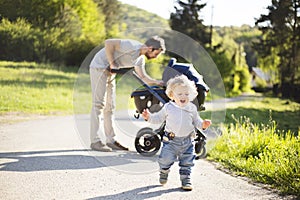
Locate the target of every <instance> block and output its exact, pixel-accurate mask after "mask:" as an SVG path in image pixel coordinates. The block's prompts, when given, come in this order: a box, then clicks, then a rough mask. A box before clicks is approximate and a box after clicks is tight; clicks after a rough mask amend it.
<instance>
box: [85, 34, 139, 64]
mask: <svg viewBox="0 0 300 200" xmlns="http://www.w3.org/2000/svg"><path fill="white" fill-rule="evenodd" d="M142 45H143V44H142V43H140V42H138V41H135V40H122V39H121V40H120V49H119V50H116V51H114V59H115V60H114V61H115V63H116V64H117V66H118V67H120V68H122V67H133V66H140V67H143V66H145V57H144V56H143V55H141V56H140V55H139V54H140V48H141V47H142ZM108 66H109V63H108V60H107V58H106V53H105V47H104V48H102V49H101V50H100V51H98V52H97V53H96V54H95V56H94V58H93V60H92V61H91V64H90V67H91V68H102V69H106V68H107V67H108Z"/></svg>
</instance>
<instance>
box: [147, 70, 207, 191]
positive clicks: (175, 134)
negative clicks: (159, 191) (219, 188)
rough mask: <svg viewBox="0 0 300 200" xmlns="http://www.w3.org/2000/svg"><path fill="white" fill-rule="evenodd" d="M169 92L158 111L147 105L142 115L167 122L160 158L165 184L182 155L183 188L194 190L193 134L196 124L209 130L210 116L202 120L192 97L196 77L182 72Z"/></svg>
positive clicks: (161, 177) (167, 89)
mask: <svg viewBox="0 0 300 200" xmlns="http://www.w3.org/2000/svg"><path fill="white" fill-rule="evenodd" d="M166 94H167V96H168V97H169V98H170V99H171V101H170V102H168V103H166V104H165V105H164V107H163V108H162V109H161V110H160V111H159V112H157V113H150V112H149V111H148V110H147V109H145V110H144V111H143V113H142V116H143V118H144V119H145V120H147V121H149V122H150V123H162V122H163V121H165V122H166V126H165V136H164V137H163V138H164V139H163V147H162V150H161V153H160V155H159V158H158V163H159V168H160V176H159V181H160V183H161V184H166V183H167V180H168V173H169V172H170V167H171V166H172V165H173V164H174V162H175V161H176V160H177V159H178V161H179V167H180V170H179V174H180V180H181V185H182V189H183V190H187V191H191V190H192V184H191V168H192V167H193V166H194V159H195V155H194V145H193V138H192V137H193V136H194V134H195V128H197V129H200V130H205V129H206V128H208V127H209V126H210V124H211V121H210V120H202V119H201V118H200V116H199V115H198V111H197V107H196V105H194V104H193V103H191V101H192V100H193V99H194V98H195V97H196V96H197V88H196V86H195V84H194V82H193V81H190V80H189V79H188V78H187V77H186V76H184V75H180V76H176V77H174V78H172V79H170V80H169V81H168V83H167V88H166Z"/></svg>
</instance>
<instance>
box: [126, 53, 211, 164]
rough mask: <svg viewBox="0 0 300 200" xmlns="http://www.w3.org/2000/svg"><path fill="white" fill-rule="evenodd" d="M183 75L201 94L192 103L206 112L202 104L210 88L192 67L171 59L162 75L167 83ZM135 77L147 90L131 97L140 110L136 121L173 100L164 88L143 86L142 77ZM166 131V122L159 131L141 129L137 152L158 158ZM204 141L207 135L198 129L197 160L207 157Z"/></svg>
mask: <svg viewBox="0 0 300 200" xmlns="http://www.w3.org/2000/svg"><path fill="white" fill-rule="evenodd" d="M181 74H183V75H185V76H186V77H187V78H188V79H189V80H191V81H193V82H194V84H195V85H196V89H197V93H198V95H197V96H196V98H195V99H194V100H193V103H194V104H195V105H196V107H197V109H198V111H201V110H204V109H205V107H204V106H203V104H204V100H205V97H206V93H207V92H208V91H209V88H208V86H207V85H206V84H205V83H204V81H203V78H202V76H201V75H200V74H199V73H198V72H197V71H196V70H195V68H194V67H193V65H192V64H188V63H177V62H176V59H175V58H172V59H171V60H170V61H169V63H168V66H167V67H166V68H165V70H164V72H163V81H164V83H167V82H168V81H169V80H170V79H171V78H174V77H176V76H178V75H181ZM136 78H137V79H138V80H139V81H140V82H141V83H142V84H143V86H144V87H145V88H144V89H137V90H135V91H134V92H133V93H132V94H131V97H133V98H134V103H135V106H136V109H137V114H136V118H138V117H139V115H140V114H141V113H142V112H143V111H144V109H149V111H150V112H151V113H154V112H158V111H159V110H160V109H161V108H162V107H163V105H164V104H165V103H166V102H168V101H169V100H170V99H169V97H168V96H167V95H166V93H165V88H159V87H150V86H148V85H146V84H145V83H143V82H142V81H141V80H140V79H139V77H137V76H136ZM164 129H165V122H163V123H162V124H161V126H160V127H159V128H158V129H157V130H152V129H151V128H149V127H145V128H142V129H140V130H139V131H138V133H137V136H136V139H135V148H136V150H137V152H138V153H140V154H142V155H144V156H153V155H155V154H156V153H157V151H158V150H159V149H160V146H161V141H162V140H163V138H164V134H165V131H164ZM205 140H206V137H205V135H204V134H202V132H201V131H200V130H198V129H197V130H196V138H195V141H196V142H195V152H196V154H197V157H196V159H198V158H201V157H204V156H205V155H206V149H205Z"/></svg>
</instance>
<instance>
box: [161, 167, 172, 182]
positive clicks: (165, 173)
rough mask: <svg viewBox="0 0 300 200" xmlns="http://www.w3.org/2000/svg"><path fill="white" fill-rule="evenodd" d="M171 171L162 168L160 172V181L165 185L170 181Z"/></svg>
mask: <svg viewBox="0 0 300 200" xmlns="http://www.w3.org/2000/svg"><path fill="white" fill-rule="evenodd" d="M169 172H170V170H164V169H162V170H160V173H159V183H160V184H162V185H164V184H166V183H167V181H168V175H169Z"/></svg>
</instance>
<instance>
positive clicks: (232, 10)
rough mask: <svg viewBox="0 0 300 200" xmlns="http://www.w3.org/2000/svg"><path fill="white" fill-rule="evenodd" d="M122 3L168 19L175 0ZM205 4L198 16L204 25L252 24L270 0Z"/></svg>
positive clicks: (206, 0) (204, 0)
mask: <svg viewBox="0 0 300 200" xmlns="http://www.w3.org/2000/svg"><path fill="white" fill-rule="evenodd" d="M119 1H120V2H122V3H126V4H130V5H134V6H136V7H138V8H141V9H144V10H147V11H148V12H151V13H155V14H157V15H159V16H161V17H163V18H165V19H169V17H170V13H171V12H172V11H174V3H176V0H119ZM201 3H206V6H205V7H204V8H203V9H202V10H201V13H200V17H201V18H202V19H204V24H205V25H211V24H212V25H213V26H241V25H243V24H248V25H251V26H254V23H255V18H259V17H260V15H261V14H268V10H267V6H269V5H271V4H272V3H271V0H202V1H201Z"/></svg>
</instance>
